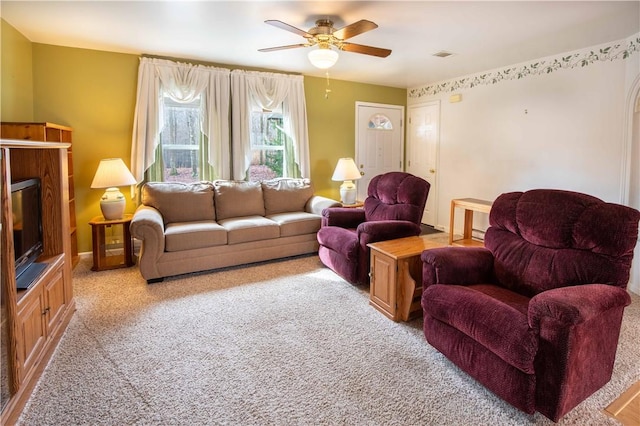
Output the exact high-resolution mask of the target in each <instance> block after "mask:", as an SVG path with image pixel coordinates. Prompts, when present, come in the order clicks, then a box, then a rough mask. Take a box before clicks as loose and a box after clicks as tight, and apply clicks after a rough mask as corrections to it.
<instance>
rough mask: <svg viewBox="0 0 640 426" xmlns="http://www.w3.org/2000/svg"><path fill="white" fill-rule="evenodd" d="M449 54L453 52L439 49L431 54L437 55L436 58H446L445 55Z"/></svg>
mask: <svg viewBox="0 0 640 426" xmlns="http://www.w3.org/2000/svg"><path fill="white" fill-rule="evenodd" d="M451 55H453V53H451V52H447V51H446V50H441V51H439V52H437V53H434V54H433V56H437V57H438V58H447V57H449V56H451Z"/></svg>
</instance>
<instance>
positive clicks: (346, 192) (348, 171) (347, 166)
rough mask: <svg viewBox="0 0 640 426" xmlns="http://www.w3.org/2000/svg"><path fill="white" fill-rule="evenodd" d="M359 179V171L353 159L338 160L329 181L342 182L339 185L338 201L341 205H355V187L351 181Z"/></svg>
mask: <svg viewBox="0 0 640 426" xmlns="http://www.w3.org/2000/svg"><path fill="white" fill-rule="evenodd" d="M361 177H362V175H361V174H360V170H358V167H357V166H356V163H355V162H354V161H353V158H341V159H339V160H338V164H337V165H336V169H335V170H334V171H333V176H331V180H338V181H339V180H341V181H344V182H343V183H342V185H340V199H341V201H342V203H343V204H355V203H356V185H355V184H354V183H353V181H354V180H356V179H360V178H361Z"/></svg>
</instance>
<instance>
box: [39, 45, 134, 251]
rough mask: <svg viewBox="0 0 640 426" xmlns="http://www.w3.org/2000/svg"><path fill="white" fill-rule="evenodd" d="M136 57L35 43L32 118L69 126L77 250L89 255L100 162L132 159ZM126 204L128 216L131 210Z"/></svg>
mask: <svg viewBox="0 0 640 426" xmlns="http://www.w3.org/2000/svg"><path fill="white" fill-rule="evenodd" d="M137 78H138V57H137V56H135V55H128V54H121V53H111V52H103V51H97V50H87V49H75V48H68V47H60V46H52V45H47V44H39V43H33V95H34V119H35V120H36V121H49V122H53V123H57V124H63V125H67V126H70V127H72V128H73V145H72V148H73V177H74V187H75V196H76V219H77V228H78V249H79V251H80V252H86V251H91V228H90V226H89V225H88V222H89V221H90V220H91V219H92V218H93V217H94V216H97V215H100V206H99V203H100V197H101V196H102V194H103V192H104V191H103V190H96V189H91V188H90V186H91V181H92V180H93V175H94V174H95V171H96V169H97V167H98V163H99V162H100V160H101V159H103V158H111V157H119V158H122V159H123V160H124V162H125V163H127V165H128V164H129V162H130V158H131V129H132V127H133V110H134V107H135V99H136V86H137ZM133 210H134V205H133V203H131V202H129V203H127V212H133Z"/></svg>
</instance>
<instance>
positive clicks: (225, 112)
mask: <svg viewBox="0 0 640 426" xmlns="http://www.w3.org/2000/svg"><path fill="white" fill-rule="evenodd" d="M229 72H230V71H229V70H228V69H223V68H214V67H208V66H203V65H190V64H183V63H178V62H172V61H168V60H164V59H154V58H141V59H140V66H139V68H138V92H137V100H136V109H135V116H134V120H133V140H132V144H131V172H132V173H133V176H134V177H135V178H136V180H137V181H138V182H141V181H142V180H143V178H144V172H145V170H147V169H148V168H149V166H151V165H152V164H153V163H154V161H155V151H156V148H157V147H158V144H159V140H160V139H159V137H160V133H161V132H162V124H163V123H164V119H163V105H164V103H163V102H162V96H163V94H167V95H169V96H170V97H171V98H172V99H173V100H175V101H177V102H191V101H193V100H194V99H195V98H197V97H198V95H201V100H200V102H201V111H202V116H201V120H200V123H201V131H202V133H203V134H204V135H205V136H207V138H208V144H209V158H208V162H209V164H211V166H212V167H213V168H214V171H215V173H216V177H217V178H220V179H229V178H230V177H231V165H230V160H229V159H230V158H231V154H230V146H229V94H230V87H229Z"/></svg>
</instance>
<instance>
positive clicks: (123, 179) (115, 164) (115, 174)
mask: <svg viewBox="0 0 640 426" xmlns="http://www.w3.org/2000/svg"><path fill="white" fill-rule="evenodd" d="M135 184H136V178H134V177H133V175H132V174H131V172H130V171H129V169H128V168H127V166H126V165H125V164H124V161H122V159H121V158H107V159H106V160H100V164H99V165H98V170H97V171H96V175H95V176H94V177H93V182H91V188H113V187H117V186H127V185H135Z"/></svg>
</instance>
